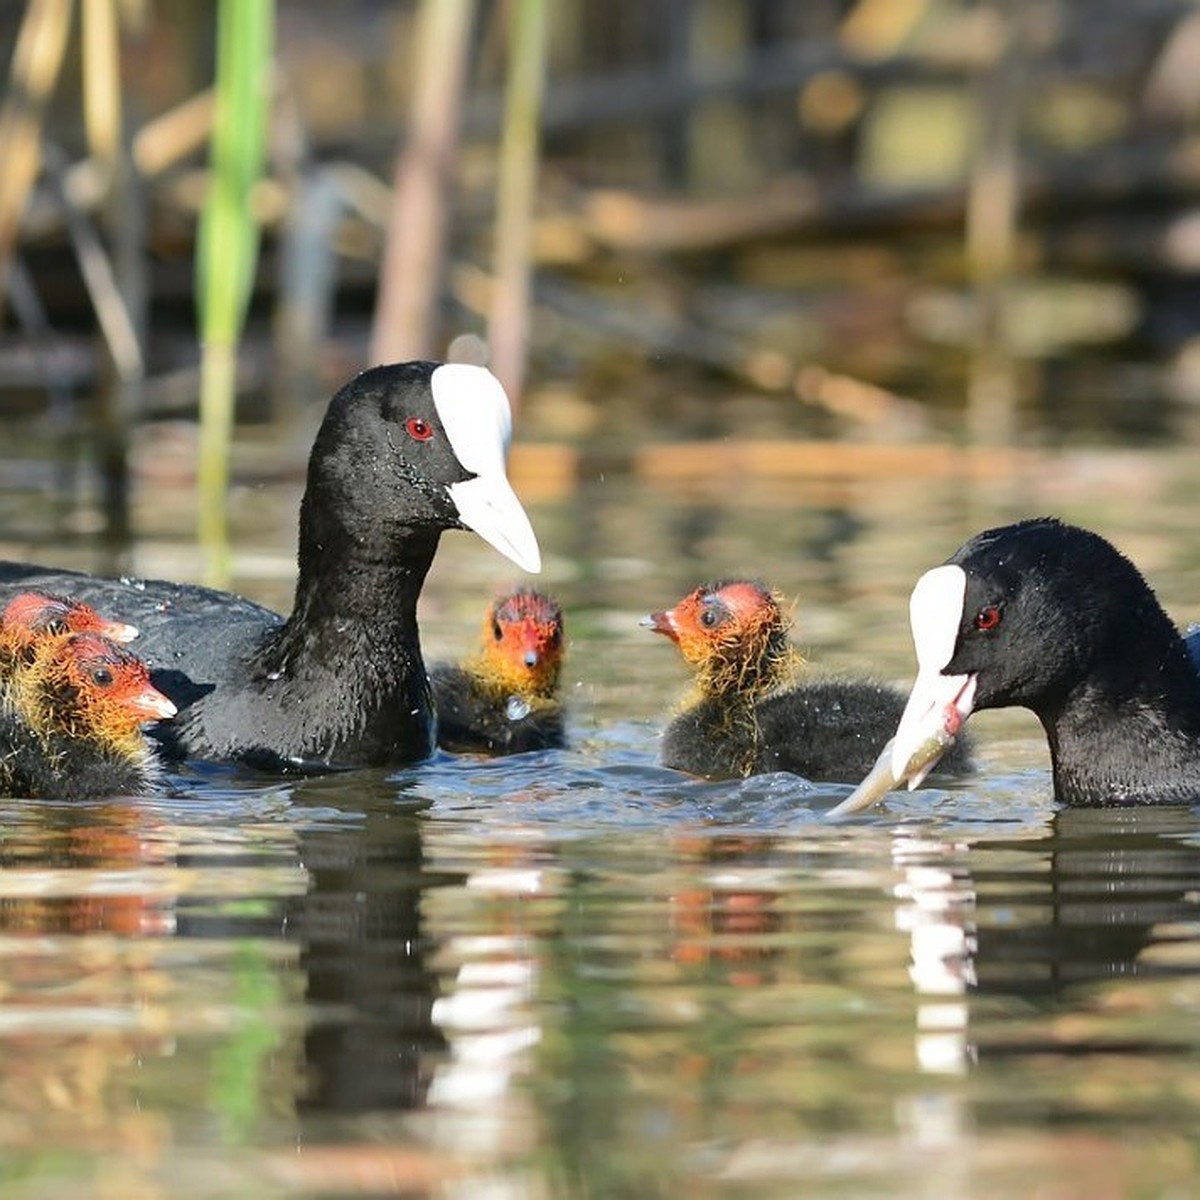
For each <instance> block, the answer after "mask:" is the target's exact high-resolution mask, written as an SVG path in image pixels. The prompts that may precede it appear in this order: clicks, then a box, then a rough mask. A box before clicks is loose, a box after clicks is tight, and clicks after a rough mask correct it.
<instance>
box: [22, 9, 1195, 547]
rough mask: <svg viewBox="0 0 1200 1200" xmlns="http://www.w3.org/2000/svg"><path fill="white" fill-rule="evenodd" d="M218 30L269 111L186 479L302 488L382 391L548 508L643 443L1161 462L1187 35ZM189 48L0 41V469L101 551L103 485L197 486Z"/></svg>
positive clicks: (288, 17)
mask: <svg viewBox="0 0 1200 1200" xmlns="http://www.w3.org/2000/svg"><path fill="white" fill-rule="evenodd" d="M227 3H228V4H229V8H230V9H233V10H236V11H237V12H238V15H239V16H240V17H242V18H245V16H246V13H247V11H248V10H251V9H255V8H257V10H258V14H259V18H261V19H260V21H259V33H258V34H256V35H255V36H256V37H258V38H259V39H260V41H256V42H254V46H255V47H257V52H259V53H260V54H261V55H262V60H261V62H260V63H259V66H258V67H257V68H256V67H255V66H254V63H253V58H254V56H253V54H251V55H249V56H247V57H248V58H249V59H250V60H251V63H250V65H249V66H246V65H245V64H243V65H242V69H243V70H247V71H251V72H253V71H254V70H256V69H257V70H258V72H259V74H258V75H257V76H252V77H251V76H247V77H245V78H243V81H242V83H243V88H244V85H245V83H246V78H251V79H252V80H253V79H259V80H260V81H261V80H262V78H263V71H262V64H263V63H265V64H266V68H267V70H266V76H265V83H264V84H263V86H261V87H258V88H257V91H256V90H255V87H250V88H249V90H248V91H246V90H245V88H244V90H243V93H242V94H241V98H240V99H239V104H240V105H242V106H243V109H242V111H241V112H240V113H239V115H237V116H236V117H235V119H234V133H235V134H237V135H238V136H243V137H245V138H246V140H247V141H248V142H250V143H253V141H254V136H253V135H254V128H253V121H254V117H253V111H254V105H255V104H260V105H261V106H262V112H263V115H264V118H265V120H264V124H263V135H264V137H265V141H263V142H262V143H261V145H260V146H259V147H258V148H257V150H256V149H255V147H254V146H253V145H252V144H251V145H249V146H247V147H244V149H245V150H246V152H247V154H248V155H249V157H248V158H247V157H245V156H243V157H242V158H241V159H240V160H238V161H239V163H240V165H237V166H236V167H235V168H233V169H234V170H236V171H238V172H240V175H238V178H239V179H240V181H241V182H240V185H239V186H240V187H241V189H242V190H241V191H240V192H239V191H238V190H237V189H235V190H234V191H233V192H232V193H228V192H227V193H226V199H227V200H228V197H229V196H230V195H233V196H234V197H238V196H241V199H240V200H238V199H235V200H234V202H233V210H234V212H235V213H240V214H241V215H242V216H243V217H247V218H253V221H252V224H253V225H254V226H255V227H257V228H259V229H261V246H260V248H259V253H257V255H255V253H254V242H255V235H254V234H253V233H246V232H245V231H242V232H239V233H236V234H234V235H232V236H233V238H234V241H235V242H238V243H239V244H243V248H244V249H245V252H246V253H247V254H248V255H249V260H248V261H249V262H250V263H251V269H250V271H249V273H247V275H246V277H245V282H246V284H247V290H246V292H245V296H244V300H245V302H246V303H245V304H242V302H241V300H240V299H235V302H234V309H235V310H236V311H235V312H234V319H233V322H232V325H231V324H229V323H228V322H226V323H224V324H222V325H221V329H222V331H223V332H222V333H221V336H229V337H230V338H231V340H236V347H237V348H236V355H235V356H234V358H233V360H232V363H231V366H230V369H229V372H228V374H229V375H230V381H231V384H232V387H233V389H234V393H235V394H236V408H233V407H230V408H229V409H228V410H227V413H226V418H225V419H224V421H223V422H222V421H221V420H218V421H217V423H216V425H215V426H214V427H215V428H217V429H218V431H219V433H218V439H217V440H218V441H221V440H227V439H228V427H229V423H230V422H231V421H232V420H233V418H234V416H235V414H236V418H237V420H238V421H239V422H240V423H241V424H242V427H247V426H250V425H253V424H261V423H270V424H271V426H272V428H275V429H278V430H280V431H281V433H282V436H281V437H280V438H278V439H276V442H275V443H273V444H274V447H275V450H276V451H279V452H283V453H286V454H289V455H291V458H292V460H294V462H295V463H302V462H303V459H304V456H305V454H306V453H307V448H308V444H309V441H310V438H311V432H312V428H313V423H314V414H316V413H319V410H320V403H319V402H320V401H322V400H323V399H324V398H325V397H326V396H328V395H329V394H330V392H331V391H333V390H334V389H335V388H336V387H337V386H338V385H340V383H342V382H343V381H344V380H345V379H346V378H347V377H349V376H350V375H351V374H353V373H354V372H355V371H357V370H359V369H361V368H362V367H364V366H366V365H369V364H370V363H371V362H375V361H387V360H394V359H402V358H412V357H432V358H449V357H453V358H465V359H470V360H474V361H489V362H490V363H491V365H492V366H493V367H494V369H496V370H497V372H498V373H499V374H500V375H501V377H502V378H503V379H504V380H505V382H506V383H507V385H508V386H509V389H510V393H511V394H512V395H513V398H514V401H515V402H518V403H519V408H520V419H519V423H518V429H519V437H520V439H521V440H522V441H523V442H526V443H534V444H539V445H542V446H543V448H544V454H543V455H542V456H541V457H538V458H535V459H533V460H531V462H532V463H533V468H532V470H533V473H534V474H536V475H538V476H539V477H541V478H542V480H543V482H545V481H546V480H547V479H549V478H551V477H555V478H557V477H561V478H562V479H563V480H564V481H566V483H565V484H564V486H565V485H566V484H569V481H570V478H571V477H572V476H573V474H574V473H576V472H578V470H579V469H580V466H579V464H580V462H581V461H586V462H589V463H591V464H593V465H594V464H596V463H600V464H602V465H607V466H608V467H609V468H612V467H613V466H614V465H619V464H620V463H621V462H622V461H624V460H625V459H626V457H627V456H628V455H629V454H630V453H631V451H632V449H633V448H634V447H635V446H637V445H642V444H645V443H647V442H655V443H676V442H680V441H685V440H699V441H702V442H703V441H705V440H706V439H713V438H718V437H720V438H739V439H747V440H749V441H755V440H758V441H760V442H765V443H766V444H767V445H768V446H772V447H776V448H777V447H778V445H779V444H780V443H786V444H789V445H794V446H796V447H797V453H800V452H802V451H803V450H804V449H805V447H808V446H809V443H810V442H812V441H814V440H815V441H816V442H817V443H818V444H819V445H820V446H822V447H823V446H826V445H828V447H829V448H830V450H831V452H832V450H833V449H834V448H838V449H839V451H841V452H843V453H844V447H846V446H849V447H851V448H852V450H855V449H861V451H862V453H861V454H860V455H858V457H855V454H854V453H849V454H848V456H847V455H845V453H844V456H843V458H842V459H839V460H838V461H841V462H843V463H853V462H856V461H859V462H862V463H864V464H867V465H866V469H880V464H881V463H883V462H887V463H892V462H895V463H897V464H899V466H900V468H901V469H903V468H904V466H905V464H907V465H908V468H909V469H920V464H921V462H922V461H923V460H921V459H919V458H913V459H905V458H903V457H902V458H899V459H894V460H893V459H887V460H881V459H880V458H879V457H878V455H876V456H875V457H872V456H871V454H870V453H869V452H868V450H867V447H868V444H869V443H885V444H887V445H888V446H894V445H896V444H901V445H914V444H915V445H928V444H929V443H935V444H942V443H946V442H950V443H955V444H959V443H969V444H971V445H974V446H995V447H997V448H1001V449H1002V448H1004V447H1014V446H1015V447H1020V446H1030V445H1033V446H1042V447H1044V446H1048V445H1060V444H1065V443H1072V444H1075V443H1085V444H1114V443H1122V444H1126V443H1130V442H1137V443H1139V444H1148V445H1154V444H1161V443H1172V442H1177V441H1178V440H1179V439H1180V438H1192V437H1194V436H1195V434H1196V431H1197V414H1198V411H1200V276H1198V270H1200V5H1197V4H1196V3H1195V2H1194V0H590V2H589V0H424V2H421V0H409V2H378V0H376V2H370V0H281V2H279V3H278V4H271V3H270V0H244V3H240V4H239V3H238V0H227ZM221 9H222V6H221V5H219V4H214V3H209V2H205V3H195V2H192V0H172V3H170V4H154V3H151V2H149V0H81V2H80V3H78V4H75V3H72V2H71V0H29V3H27V4H19V3H8V4H4V5H0V39H2V41H3V44H4V46H5V48H6V53H5V62H6V64H7V71H8V74H7V91H6V94H5V97H4V108H3V112H2V113H0V161H3V162H4V163H5V170H4V172H3V175H2V176H0V271H2V272H3V297H2V298H3V323H2V325H0V422H2V426H0V427H2V428H3V429H4V430H6V431H7V437H6V439H5V440H6V441H7V442H8V446H7V447H0V469H3V470H5V471H6V472H8V475H7V478H8V479H9V481H10V482H11V481H13V480H17V481H18V482H19V480H20V478H21V474H22V472H25V473H27V474H29V473H32V474H34V475H36V476H37V478H38V479H39V480H41V479H43V476H44V473H45V471H46V470H51V471H52V472H53V483H54V487H53V492H54V495H55V496H57V497H66V499H65V501H63V503H64V504H65V506H66V507H67V508H68V509H71V508H72V507H73V506H75V505H76V504H77V501H78V497H79V494H80V492H81V490H83V491H87V490H88V489H95V491H96V493H97V495H98V497H99V499H98V501H97V505H96V507H97V508H98V510H99V511H101V512H102V513H103V526H104V529H105V530H106V531H107V532H108V533H109V535H110V536H111V537H113V538H114V539H115V540H117V541H120V540H121V539H122V538H125V537H128V535H129V531H130V530H129V526H130V520H129V505H128V494H129V487H130V478H131V475H132V474H136V473H137V472H138V471H139V470H140V471H143V472H146V473H148V474H151V475H153V474H156V473H157V474H158V475H163V474H164V473H172V472H174V473H177V474H179V475H183V476H187V475H189V473H190V472H192V471H194V469H195V460H196V453H195V452H196V434H195V431H196V429H197V419H198V414H199V412H200V395H201V390H202V389H201V378H202V365H201V364H202V345H204V344H206V343H207V344H211V343H212V341H213V340H214V337H215V336H216V335H215V334H214V332H213V331H214V326H213V325H211V324H210V323H209V320H208V319H206V318H202V314H201V312H200V311H199V310H198V300H197V297H198V295H200V296H201V297H204V296H205V295H206V293H205V291H204V289H200V291H199V292H198V289H197V280H198V278H207V276H205V275H204V274H203V271H202V270H201V269H200V268H198V265H197V245H198V239H197V232H198V229H199V228H200V227H201V215H202V213H204V212H205V206H206V204H209V205H211V204H212V203H213V196H214V193H215V190H216V189H215V188H214V173H213V172H214V170H217V169H219V168H220V165H221V162H222V159H221V152H220V149H219V147H220V144H221V143H220V135H219V133H218V132H217V131H218V130H219V129H220V124H221V122H220V119H219V116H218V114H219V112H220V111H221V106H220V103H219V102H217V101H216V100H215V98H214V92H213V87H214V80H216V79H218V78H219V77H220V76H221V73H222V65H221V62H220V59H221V55H220V54H219V52H218V51H219V45H220V44H223V43H221V40H220V36H219V28H220V20H219V15H220V12H221ZM234 44H235V45H245V44H246V42H245V40H242V41H237V40H235V42H234ZM225 65H226V67H228V64H227V63H226V64H225ZM223 86H233V85H229V84H228V81H227V80H226V81H225V83H224V84H223ZM234 157H235V158H236V155H235V156H234ZM226 159H227V160H228V154H227V155H226ZM204 219H205V220H206V221H208V220H210V219H211V217H210V216H206V217H205V218H204ZM208 240H209V241H212V240H213V239H208ZM228 253H229V252H228V251H221V252H219V255H218V265H220V264H221V263H227V262H228V261H229V260H228V259H227V258H226V257H224V256H225V255H227V254H228ZM198 271H199V274H198ZM235 275H236V272H235ZM211 291H212V288H211V287H210V288H209V292H211ZM243 307H244V308H245V309H246V319H245V322H244V327H243V326H242V322H241V309H242V308H243ZM200 330H205V331H207V337H206V338H205V339H202V338H201V337H200V333H199V331H200ZM220 431H223V432H220ZM42 445H45V446H47V447H50V446H52V447H54V448H55V452H54V454H52V455H49V456H41V455H39V453H38V452H37V448H38V447H39V446H42ZM59 448H61V449H59ZM564 448H569V450H568V449H564ZM809 448H811V447H809ZM998 452H1000V451H999V450H998ZM580 455H582V456H583V458H582V459H581V457H580ZM662 461H663V462H664V463H666V465H665V466H663V469H664V470H672V469H675V467H672V466H671V465H670V464H671V463H672V462H674V463H675V464H676V465H677V467H678V469H679V470H681V471H683V472H684V473H686V472H688V471H691V470H695V471H700V472H702V471H704V470H705V469H706V468H705V466H704V461H703V459H700V460H696V461H694V462H693V460H688V459H687V458H686V456H684V457H679V458H676V459H672V460H662ZM47 463H50V464H51V465H50V466H49V467H48V466H47ZM689 463H691V465H689ZM213 486H215V487H216V488H217V489H218V491H220V490H221V489H223V488H224V487H225V480H224V476H223V475H222V474H220V472H218V473H217V475H216V476H215V483H214V484H213ZM547 486H552V485H550V484H547Z"/></svg>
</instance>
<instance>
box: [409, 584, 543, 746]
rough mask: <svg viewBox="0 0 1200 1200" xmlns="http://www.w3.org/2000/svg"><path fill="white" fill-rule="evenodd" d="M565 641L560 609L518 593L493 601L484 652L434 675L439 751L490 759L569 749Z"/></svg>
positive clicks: (535, 595)
mask: <svg viewBox="0 0 1200 1200" xmlns="http://www.w3.org/2000/svg"><path fill="white" fill-rule="evenodd" d="M563 642H564V623H563V612H562V608H561V606H560V605H559V603H558V601H556V600H554V599H552V598H551V597H550V596H548V595H546V594H545V593H544V592H540V591H538V590H537V589H535V588H520V589H518V590H517V591H514V592H509V593H508V594H507V595H504V596H500V597H498V598H497V599H496V600H494V601H493V602H492V604H490V605H489V606H488V609H487V612H486V614H485V615H484V619H483V631H482V643H481V646H480V649H479V652H478V653H477V654H475V655H474V656H473V657H471V658H469V659H466V660H465V661H464V662H462V663H461V664H459V665H455V664H451V663H441V664H437V665H435V666H434V667H433V668H432V670H431V671H430V673H429V682H430V684H431V686H432V688H433V700H434V708H435V709H436V711H437V740H438V745H439V746H441V747H442V748H443V749H445V750H452V751H460V752H462V751H467V752H475V753H480V754H493V755H501V754H519V753H521V752H522V751H526V750H543V749H546V748H548V747H553V746H562V745H565V743H566V733H565V730H564V725H563V708H562V702H561V699H560V697H559V677H560V675H561V672H562V661H563V648H564V647H563Z"/></svg>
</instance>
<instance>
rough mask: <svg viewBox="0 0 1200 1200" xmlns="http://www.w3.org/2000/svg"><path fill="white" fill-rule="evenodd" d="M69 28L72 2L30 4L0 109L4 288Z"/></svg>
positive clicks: (57, 0) (34, 0)
mask: <svg viewBox="0 0 1200 1200" xmlns="http://www.w3.org/2000/svg"><path fill="white" fill-rule="evenodd" d="M70 25H71V4H70V0H29V6H28V8H26V10H25V19H24V21H22V23H21V31H20V33H19V34H18V35H17V44H16V48H15V49H14V51H13V61H12V74H11V78H10V82H9V87H8V95H7V96H5V98H4V107H3V109H2V110H0V163H3V164H4V169H3V170H2V171H0V283H2V282H3V279H4V275H5V272H6V271H7V268H8V261H9V258H10V257H11V255H12V252H13V246H14V244H15V242H16V237H17V229H18V227H19V226H20V223H21V213H22V211H23V210H24V208H25V202H26V200H27V199H28V197H29V192H30V190H31V189H32V187H33V182H34V180H35V179H36V178H37V173H38V167H39V165H40V155H39V151H38V146H39V143H40V141H41V131H42V118H43V116H44V115H45V111H46V102H47V100H48V99H49V98H50V93H51V91H52V90H53V88H54V84H55V82H56V81H57V80H58V73H59V70H60V68H61V67H62V59H63V49H64V47H65V46H66V41H67V31H68V30H69V28H70ZM0 294H3V288H2V287H0Z"/></svg>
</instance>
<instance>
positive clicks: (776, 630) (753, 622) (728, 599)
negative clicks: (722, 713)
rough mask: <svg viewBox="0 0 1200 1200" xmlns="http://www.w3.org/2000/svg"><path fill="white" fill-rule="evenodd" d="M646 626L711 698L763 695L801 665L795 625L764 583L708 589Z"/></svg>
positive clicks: (733, 581) (705, 586)
mask: <svg viewBox="0 0 1200 1200" xmlns="http://www.w3.org/2000/svg"><path fill="white" fill-rule="evenodd" d="M642 624H643V625H644V626H646V627H647V628H649V629H651V630H653V631H654V632H655V633H661V634H664V635H665V636H666V637H669V638H670V639H671V641H673V642H674V643H675V644H676V645H677V646H678V647H679V651H680V653H681V654H682V655H683V657H684V660H685V661H686V662H687V663H688V664H689V665H690V666H692V667H694V668H696V674H697V687H698V689H699V691H700V692H701V694H703V695H705V696H715V695H721V694H726V695H728V694H733V693H739V694H742V695H746V696H753V695H761V694H763V693H764V692H768V691H770V690H771V689H772V688H774V687H776V686H777V685H778V684H780V683H781V682H782V681H783V680H784V678H785V677H786V676H787V674H788V672H789V671H790V670H791V668H792V666H793V664H794V662H795V660H796V654H795V651H794V650H793V649H792V646H791V642H790V641H789V640H788V626H789V621H788V619H787V617H786V616H785V614H784V611H783V609H782V607H781V606H780V603H779V600H778V598H777V597H776V595H775V594H774V593H773V592H772V591H771V590H770V589H769V588H768V587H767V586H766V585H765V584H763V583H760V582H759V581H758V580H752V579H727V580H720V581H718V582H716V583H706V584H703V585H702V586H700V587H698V588H696V590H695V591H693V592H689V593H688V594H687V595H686V596H684V598H683V599H682V600H680V601H679V603H678V604H676V605H675V607H674V608H669V609H665V610H664V611H662V612H656V613H651V614H650V615H649V616H648V617H645V618H643V620H642Z"/></svg>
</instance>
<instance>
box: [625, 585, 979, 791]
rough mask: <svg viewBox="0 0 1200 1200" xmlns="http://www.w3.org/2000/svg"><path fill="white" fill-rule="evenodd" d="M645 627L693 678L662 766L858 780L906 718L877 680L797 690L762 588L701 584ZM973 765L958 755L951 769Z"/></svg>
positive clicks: (771, 597)
mask: <svg viewBox="0 0 1200 1200" xmlns="http://www.w3.org/2000/svg"><path fill="white" fill-rule="evenodd" d="M642 623H643V624H644V625H646V626H647V627H649V628H650V629H652V630H653V631H654V632H655V633H661V634H664V635H665V636H667V637H668V638H670V639H671V640H672V641H673V642H674V643H675V644H676V646H678V647H679V650H680V653H681V654H682V655H683V657H684V659H685V661H687V663H688V664H689V665H690V666H692V667H693V668H694V669H695V672H696V677H695V685H694V688H693V694H692V696H691V697H690V698H689V699H688V700H687V701H685V702H684V706H683V708H682V711H681V712H680V713H679V714H678V715H677V716H676V717H675V718H674V720H672V721H671V723H670V724H669V725H668V726H667V729H666V731H665V733H664V734H663V740H662V749H661V753H660V757H661V760H662V763H663V765H664V766H667V767H673V768H675V769H676V770H680V771H687V772H689V773H691V774H693V775H703V776H705V777H707V778H710V779H730V778H737V777H739V776H745V775H758V774H762V773H764V772H767V771H791V772H793V773H794V774H796V775H803V776H804V777H805V778H807V779H820V780H843V781H844V780H849V779H854V778H856V777H857V776H859V775H861V774H862V773H863V772H864V771H866V770H867V769H868V768H869V767H870V765H871V763H872V762H874V761H875V757H876V755H877V754H878V753H879V749H880V747H881V746H882V745H883V744H884V742H885V741H886V740H887V738H888V736H889V734H890V733H891V732H892V730H894V729H895V727H896V722H897V721H899V719H900V715H901V713H903V711H904V694H903V692H899V691H897V690H895V689H894V688H890V687H887V686H885V685H883V684H880V683H876V682H874V681H872V680H865V679H842V678H838V677H832V676H831V677H826V678H817V679H805V680H802V681H801V682H794V681H793V678H792V677H793V675H794V673H795V668H796V666H797V665H798V663H799V656H798V655H797V653H796V651H795V650H794V649H793V647H792V645H791V641H790V639H789V636H788V629H789V625H790V622H789V620H788V618H787V616H786V615H785V613H784V610H783V607H782V606H781V604H780V603H779V599H778V597H777V596H776V595H775V593H774V592H772V591H771V589H769V588H768V587H767V586H766V585H765V584H763V583H761V582H759V581H757V580H750V579H730V580H721V581H718V582H715V583H707V584H704V585H702V586H701V587H698V588H696V589H695V591H693V592H690V593H689V594H688V595H687V596H685V597H684V598H683V599H682V600H680V601H679V603H678V604H676V605H675V607H674V608H670V609H667V610H665V611H663V612H656V613H652V614H651V615H650V616H648V617H646V618H645V619H644V620H643V622H642ZM969 765H970V764H969V752H968V749H967V747H966V746H965V745H960V746H959V747H957V748H956V750H955V751H954V753H953V755H952V756H951V757H950V758H949V759H947V761H946V764H945V768H946V769H947V770H953V771H959V772H961V771H964V770H967V769H969Z"/></svg>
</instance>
